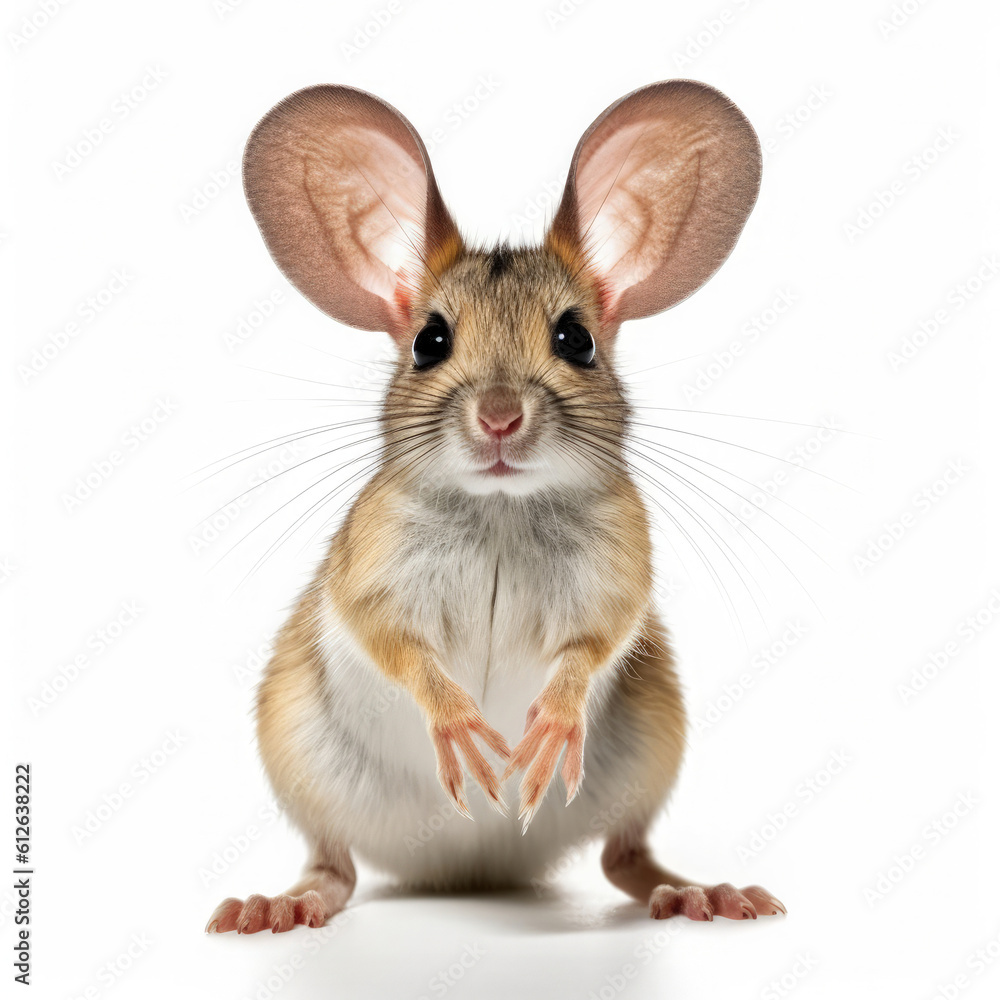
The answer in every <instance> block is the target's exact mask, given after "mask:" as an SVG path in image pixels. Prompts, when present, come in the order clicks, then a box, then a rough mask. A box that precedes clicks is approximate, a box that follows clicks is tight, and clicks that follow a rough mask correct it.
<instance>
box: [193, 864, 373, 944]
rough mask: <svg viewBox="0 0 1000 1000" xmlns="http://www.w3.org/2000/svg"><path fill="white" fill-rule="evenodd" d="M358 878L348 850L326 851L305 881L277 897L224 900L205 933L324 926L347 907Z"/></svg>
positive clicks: (309, 870)
mask: <svg viewBox="0 0 1000 1000" xmlns="http://www.w3.org/2000/svg"><path fill="white" fill-rule="evenodd" d="M356 880H357V876H356V875H355V873H354V864H353V863H352V861H351V856H350V854H349V853H348V852H347V850H346V849H339V850H332V851H331V850H324V851H323V852H322V853H321V854H318V855H317V856H316V858H315V860H314V862H313V864H311V865H310V866H309V868H308V869H306V872H305V874H304V875H303V876H302V878H301V879H300V880H299V881H298V882H296V883H295V885H293V886H292V888H291V889H289V890H288V891H287V892H283V893H281V894H280V895H278V896H261V895H259V894H254V895H252V896H247V898H246V900H242V899H235V898H232V897H230V898H229V899H224V900H223V901H222V902H221V903H220V904H219V905H218V906H217V907H216V908H215V912H214V913H213V914H212V916H211V917H210V918H209V920H208V925H207V926H206V927H205V930H206V931H208V932H209V933H212V932H213V931H214V932H216V933H219V934H222V933H224V932H225V931H236V932H237V933H238V934H256V933H257V931H262V930H265V929H270V930H271V932H272V933H275V934H277V933H278V932H279V931H290V930H291V929H292V928H293V927H294V926H295V925H296V924H305V925H306V926H307V927H322V926H323V924H325V923H326V921H327V920H329V919H330V917H332V916H333V915H334V914H336V913H339V912H340V911H341V910H342V909H343V908H344V907H345V906H346V905H347V901H348V899H350V897H351V893H352V892H353V891H354V884H355V882H356Z"/></svg>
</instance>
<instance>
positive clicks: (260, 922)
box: [236, 893, 271, 934]
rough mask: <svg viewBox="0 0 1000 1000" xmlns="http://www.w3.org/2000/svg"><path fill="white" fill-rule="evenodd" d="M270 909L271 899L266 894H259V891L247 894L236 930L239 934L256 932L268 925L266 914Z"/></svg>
mask: <svg viewBox="0 0 1000 1000" xmlns="http://www.w3.org/2000/svg"><path fill="white" fill-rule="evenodd" d="M270 909H271V900H270V899H268V897H267V896H261V895H260V894H259V893H255V894H254V895H252V896H247V901H246V902H245V903H244V904H243V909H242V910H241V911H240V916H239V922H238V923H237V926H236V930H237V931H239V933H240V934H256V933H257V931H261V930H263V929H264V928H265V927H269V926H270V923H269V920H268V914H269V912H270Z"/></svg>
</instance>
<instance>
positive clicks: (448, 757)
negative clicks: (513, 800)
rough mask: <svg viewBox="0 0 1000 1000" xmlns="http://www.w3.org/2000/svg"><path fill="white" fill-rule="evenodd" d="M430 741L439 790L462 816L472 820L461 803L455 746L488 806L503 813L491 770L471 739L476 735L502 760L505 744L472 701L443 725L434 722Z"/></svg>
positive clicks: (506, 749)
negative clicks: (434, 756)
mask: <svg viewBox="0 0 1000 1000" xmlns="http://www.w3.org/2000/svg"><path fill="white" fill-rule="evenodd" d="M430 734H431V742H432V743H433V744H434V752H435V753H436V754H437V762H438V768H437V774H438V780H439V781H440V782H441V787H442V788H443V789H444V790H445V792H446V793H447V795H448V798H450V799H451V801H452V802H453V803H454V804H455V808H456V809H458V811H459V812H460V813H462V815H463V816H467V817H468V818H469V819H472V813H470V812H469V806H468V804H467V803H466V801H465V790H464V786H465V777H464V772H463V769H462V765H461V763H460V762H459V759H458V755H457V754H456V752H455V747H456V746H457V747H458V749H459V750H461V751H462V757H463V758H464V760H465V764H466V766H467V767H468V769H469V771H470V772H471V774H472V776H473V777H474V778H475V779H476V781H477V783H478V784H479V786H480V787H481V788H482V789H483V791H484V792H485V793H486V798H487V799H488V800H489V803H490V805H491V806H493V808H494V809H496V810H497V811H498V812H500V813H503V814H506V812H507V804H506V803H505V802H504V800H503V795H502V794H501V791H500V781H499V779H498V778H497V776H496V773H495V772H494V770H493V768H492V767H490V765H489V762H488V761H487V760H486V758H485V757H484V756H483V753H482V751H481V750H480V749H479V747H478V746H476V743H475V740H474V739H473V737H474V736H478V737H479V738H480V739H481V740H482V741H483V742H484V743H485V744H486V745H487V746H488V747H489V748H490V749H491V750H492V751H493V752H494V753H495V754H497V755H498V756H500V757H501V758H503V759H504V760H506V759H507V758H508V757H509V756H510V747H509V746H508V745H507V741H506V740H505V739H504V738H503V736H501V735H500V733H498V732H497V731H496V730H495V729H494V728H493V727H492V726H490V725H489V724H488V723H487V721H486V720H485V719H484V718H483V716H482V714H481V713H480V712H479V709H478V708H476V706H475V703H474V702H472V699H471V698H470V699H469V703H468V704H467V705H465V706H463V710H462V711H461V712H460V713H456V714H455V715H454V716H453V717H452V718H451V719H449V720H448V721H447V722H441V723H437V724H435V725H432V726H431V727H430Z"/></svg>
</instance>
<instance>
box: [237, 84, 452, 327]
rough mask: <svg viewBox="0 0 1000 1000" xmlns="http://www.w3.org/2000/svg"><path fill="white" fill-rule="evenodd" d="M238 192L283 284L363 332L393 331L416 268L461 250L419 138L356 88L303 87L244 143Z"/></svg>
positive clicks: (401, 321)
mask: <svg viewBox="0 0 1000 1000" xmlns="http://www.w3.org/2000/svg"><path fill="white" fill-rule="evenodd" d="M243 186H244V189H245V190H246V196H247V201H248V202H249V204H250V210H251V212H253V216H254V218H255V219H256V220H257V225H258V226H259V227H260V231H261V233H262V234H263V236H264V242H265V243H266V244H267V248H268V250H269V251H270V252H271V256H272V257H274V259H275V261H276V262H277V264H278V266H279V267H280V268H281V270H282V271H283V272H284V273H285V275H286V276H287V277H288V279H289V280H290V281H291V282H292V283H293V284H294V285H295V286H296V287H297V288H298V289H299V291H301V292H302V293H303V294H304V295H305V296H306V297H307V298H309V299H310V300H311V301H312V302H313V303H314V304H315V305H317V306H318V307H319V308H320V309H322V310H323V311H324V312H326V313H329V314H330V315H331V316H333V317H334V318H335V319H338V320H340V321H341V322H343V323H348V324H350V325H351V326H356V327H360V328H362V329H365V330H388V331H389V332H390V333H392V334H393V335H394V336H395V335H399V334H400V333H401V332H402V331H403V329H404V328H405V327H406V325H407V323H408V320H409V303H410V296H411V293H412V291H413V290H414V288H415V287H416V286H417V284H418V283H419V281H420V279H421V277H422V274H423V271H424V269H430V270H431V271H436V270H437V269H438V268H440V267H442V266H443V264H444V262H446V261H447V260H448V259H449V258H451V257H453V256H455V255H456V254H457V253H458V252H459V251H460V250H461V247H462V241H461V237H460V236H459V234H458V231H457V229H456V228H455V224H454V222H452V220H451V217H450V216H449V215H448V212H447V210H446V209H445V207H444V203H443V202H442V200H441V196H440V194H439V193H438V190H437V186H436V185H435V183H434V175H433V173H432V172H431V164H430V160H429V159H428V156H427V150H426V149H425V148H424V144H423V143H422V142H421V141H420V136H419V135H417V133H416V131H415V130H414V128H413V126H412V125H411V124H410V123H409V122H408V121H407V120H406V119H405V118H404V117H403V116H402V115H401V114H400V113H399V112H398V111H396V109H395V108H393V107H391V106H390V105H388V104H386V103H385V101H382V100H379V98H377V97H374V96H373V95H371V94H367V93H365V92H364V91H362V90H355V89H354V88H352V87H334V86H320V87H310V88H308V89H306V90H300V91H298V92H297V93H295V94H292V95H291V97H287V98H285V100H283V101H282V102H281V103H280V104H278V105H276V106H275V107H274V108H272V109H271V110H270V111H269V112H268V113H267V114H266V115H265V116H264V118H263V119H262V120H261V121H260V123H259V124H258V125H257V127H256V128H255V129H254V131H253V134H252V135H251V136H250V139H249V141H248V142H247V147H246V152H245V153H244V155H243Z"/></svg>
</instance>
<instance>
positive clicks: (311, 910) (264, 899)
mask: <svg viewBox="0 0 1000 1000" xmlns="http://www.w3.org/2000/svg"><path fill="white" fill-rule="evenodd" d="M328 916H329V914H328V913H327V911H326V906H325V905H324V903H323V897H322V896H320V894H319V893H318V892H315V891H313V890H310V891H309V892H304V893H303V894H302V895H301V896H289V895H287V894H285V893H282V895H280V896H261V895H256V894H255V895H253V896H248V897H247V898H246V901H245V902H244V901H243V900H242V899H234V898H232V897H231V898H229V899H224V900H223V901H222V902H221V903H220V904H219V905H218V906H217V907H216V908H215V912H214V913H213V914H212V916H211V917H210V918H209V921H208V924H207V925H206V926H205V930H206V931H207V932H208V933H209V934H212V933H217V934H223V933H225V932H226V931H236V933H237V934H256V933H257V931H263V930H267V929H270V930H271V932H272V933H274V934H277V933H279V932H281V931H290V930H291V929H292V928H293V927H294V926H295V925H296V924H305V925H306V926H307V927H322V926H323V924H325V923H326V918H327V917H328Z"/></svg>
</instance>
